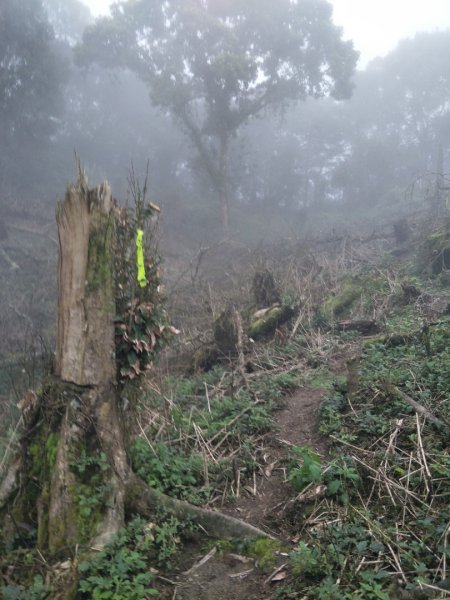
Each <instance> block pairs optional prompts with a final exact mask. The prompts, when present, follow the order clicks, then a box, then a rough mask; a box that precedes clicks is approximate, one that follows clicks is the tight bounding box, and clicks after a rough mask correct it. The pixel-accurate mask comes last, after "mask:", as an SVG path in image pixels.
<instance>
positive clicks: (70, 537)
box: [0, 168, 266, 556]
mask: <svg viewBox="0 0 450 600" xmlns="http://www.w3.org/2000/svg"><path fill="white" fill-rule="evenodd" d="M117 215H118V210H117V207H116V205H115V201H114V199H113V197H112V194H111V189H110V187H109V185H108V183H107V182H104V183H102V184H101V185H100V186H98V187H96V188H94V189H89V188H88V185H87V181H86V178H85V176H84V174H83V172H82V171H81V169H80V168H79V174H78V181H77V183H76V184H75V185H70V186H69V187H68V189H67V192H66V196H65V199H64V201H63V202H61V203H60V204H59V205H58V208H57V211H56V220H57V225H58V238H59V260H58V322H57V342H56V356H55V372H54V374H53V375H52V376H51V377H48V378H47V380H46V381H45V382H44V383H43V385H42V389H41V390H40V392H39V393H38V394H35V395H33V403H32V404H33V406H32V407H31V408H30V407H28V408H27V411H28V412H27V413H26V414H25V413H23V422H24V427H23V435H22V439H21V450H20V452H19V453H18V455H17V456H16V457H13V459H12V461H11V465H10V467H9V470H7V471H6V473H5V474H4V475H3V476H2V481H1V484H0V526H1V527H2V531H3V534H4V536H5V535H6V536H7V535H8V533H9V535H10V536H11V538H12V537H14V536H16V534H17V531H18V530H20V528H21V527H24V528H28V529H27V530H30V529H32V530H35V531H36V532H37V533H36V545H37V546H38V547H39V549H40V550H41V551H45V552H47V556H55V555H56V556H61V555H66V554H68V555H70V554H71V552H72V551H73V549H74V548H75V547H76V546H77V545H78V547H81V548H93V547H95V548H98V547H101V546H103V545H104V544H106V543H108V542H109V541H111V540H112V538H113V537H114V535H115V534H116V533H117V532H118V531H119V529H120V528H121V527H122V526H123V525H124V522H125V515H126V514H133V513H140V514H142V515H145V516H147V515H148V516H150V515H151V513H152V512H153V511H155V510H157V509H158V508H160V507H164V508H165V509H167V510H170V511H172V512H173V513H175V514H176V515H177V517H178V518H189V519H191V520H193V521H197V522H198V523H199V524H201V525H202V527H203V528H204V529H205V530H206V531H207V533H208V534H210V535H211V536H219V537H230V538H255V537H258V536H263V535H266V534H264V533H263V532H262V531H260V530H258V529H257V528H255V527H252V526H251V525H249V524H247V523H244V522H241V521H239V520H236V519H233V518H231V517H228V516H226V515H223V514H221V513H216V512H213V511H209V510H206V509H203V508H199V507H195V506H191V505H189V504H187V503H185V502H182V501H180V500H176V499H173V498H169V497H168V496H165V495H164V494H161V493H159V492H157V491H156V490H153V489H152V488H150V487H149V486H148V485H147V484H145V483H144V482H143V481H142V480H141V479H140V478H139V477H137V476H136V475H135V474H134V473H133V471H132V468H131V465H130V462H129V459H128V456H127V451H126V444H125V435H124V429H123V423H124V418H123V415H122V414H121V409H120V406H119V402H118V398H119V392H120V385H121V384H120V382H118V377H117V362H116V348H115V331H114V320H115V316H116V315H115V313H116V299H115V273H114V264H115V261H114V254H115V251H116V225H117V224H116V218H117ZM132 275H133V277H134V278H135V277H136V273H133V274H132Z"/></svg>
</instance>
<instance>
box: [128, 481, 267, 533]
mask: <svg viewBox="0 0 450 600" xmlns="http://www.w3.org/2000/svg"><path fill="white" fill-rule="evenodd" d="M125 504H126V507H127V509H128V510H129V511H131V512H136V513H138V514H140V515H142V516H144V517H149V516H150V515H151V514H152V513H154V512H155V510H156V509H158V508H164V509H165V510H167V511H169V512H170V513H171V514H173V515H174V516H176V517H177V518H178V519H180V520H188V519H189V520H191V521H193V522H194V523H196V524H197V525H199V526H200V527H201V528H202V529H203V530H204V531H205V533H206V534H207V535H209V536H211V537H215V538H219V539H220V538H229V539H239V540H243V539H255V538H258V537H269V538H272V536H271V535H269V534H267V533H266V532H264V531H262V530H261V529H258V528H257V527H254V526H253V525H250V524H249V523H245V522H244V521H240V520H239V519H235V518H234V517H230V516H228V515H225V514H223V513H221V512H214V511H211V510H207V509H205V508H201V507H199V506H194V505H193V504H189V503H188V502H184V501H183V500H178V499H176V498H171V497H170V496H166V495H165V494H162V493H161V492H158V491H156V490H155V489H153V488H151V487H150V486H148V485H147V484H145V483H144V482H143V481H142V479H140V478H139V477H137V476H136V475H134V474H132V476H131V477H130V480H129V482H128V484H127V496H126V499H125Z"/></svg>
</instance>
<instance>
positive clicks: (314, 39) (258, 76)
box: [78, 0, 357, 229]
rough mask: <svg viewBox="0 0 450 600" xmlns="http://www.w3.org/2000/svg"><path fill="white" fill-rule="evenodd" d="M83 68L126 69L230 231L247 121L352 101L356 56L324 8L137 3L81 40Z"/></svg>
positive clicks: (308, 2)
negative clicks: (288, 109) (178, 134)
mask: <svg viewBox="0 0 450 600" xmlns="http://www.w3.org/2000/svg"><path fill="white" fill-rule="evenodd" d="M78 56H79V61H80V62H81V63H84V64H87V63H89V62H98V63H100V64H102V65H105V66H109V67H128V68H130V69H132V70H133V71H135V72H136V73H137V74H138V75H139V77H140V78H141V79H142V80H143V81H145V82H146V83H147V84H148V86H149V89H150V95H151V99H152V101H153V103H154V104H155V105H156V106H158V107H161V108H162V109H164V110H168V111H169V112H170V113H171V115H172V116H173V117H174V119H175V120H176V121H177V122H178V123H179V124H180V126H181V127H182V129H183V131H184V132H185V133H186V134H187V136H188V138H189V140H190V141H191V143H192V144H193V145H194V146H195V148H196V150H197V152H198V154H199V157H200V159H201V164H202V167H203V168H204V169H205V170H206V172H207V173H208V176H209V178H210V180H211V183H212V185H213V188H214V190H215V191H216V193H217V195H218V198H219V203H220V207H221V213H222V224H223V227H224V229H227V228H228V206H229V199H230V181H229V159H230V156H229V155H230V142H231V140H232V138H233V136H235V135H236V134H237V132H238V130H239V128H240V127H241V126H242V125H243V124H245V123H246V122H247V121H248V120H249V119H251V118H252V117H255V116H256V115H258V114H260V113H261V112H262V111H264V110H265V109H269V108H276V107H280V106H283V105H285V104H287V103H288V102H290V101H296V100H303V99H305V98H307V97H308V96H313V97H320V96H323V95H326V94H332V95H333V96H335V97H337V98H343V97H346V96H348V95H349V94H350V92H351V83H350V78H351V75H352V72H353V69H354V66H355V63H356V59H357V53H356V52H355V51H354V49H353V45H352V43H351V42H345V41H343V40H342V31H341V29H339V28H338V27H336V26H335V25H334V24H333V22H332V7H331V5H330V4H329V2H327V1H326V0H279V1H278V2H277V3H274V2H273V1H272V0H246V1H245V2H243V1H242V0H220V1H219V0H190V1H187V0H167V1H166V2H160V0H133V1H128V2H121V3H119V4H117V5H115V6H114V7H113V10H112V17H111V18H103V19H101V20H99V21H98V22H97V23H96V24H95V25H94V26H92V27H90V28H88V29H87V30H86V31H85V34H84V38H83V45H82V47H80V48H79V54H78Z"/></svg>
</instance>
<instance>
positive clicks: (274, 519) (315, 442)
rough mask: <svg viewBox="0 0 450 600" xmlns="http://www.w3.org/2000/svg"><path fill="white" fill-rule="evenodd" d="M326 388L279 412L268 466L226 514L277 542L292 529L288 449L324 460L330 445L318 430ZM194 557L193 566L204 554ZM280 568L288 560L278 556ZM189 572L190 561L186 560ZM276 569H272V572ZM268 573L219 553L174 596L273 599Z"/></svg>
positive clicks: (180, 580) (305, 391)
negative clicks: (303, 449) (287, 513)
mask: <svg viewBox="0 0 450 600" xmlns="http://www.w3.org/2000/svg"><path fill="white" fill-rule="evenodd" d="M326 393H327V392H326V391H325V390H323V389H315V388H301V389H299V390H297V392H295V393H294V394H292V395H291V396H288V397H287V398H286V401H285V406H284V408H283V409H282V410H281V411H280V412H279V413H278V417H277V423H278V430H277V431H275V432H274V433H273V434H272V435H270V436H268V438H267V440H266V441H265V443H264V448H262V454H263V457H264V467H262V468H261V469H260V472H259V473H256V474H255V478H254V483H253V485H252V486H248V485H247V486H246V487H245V488H244V489H243V490H241V494H240V497H239V498H238V499H237V500H236V502H235V504H233V505H231V506H228V507H224V509H223V510H224V512H227V513H228V514H231V515H233V516H235V517H238V518H240V519H243V520H245V521H247V522H249V523H251V524H253V525H256V526H257V527H260V528H261V529H263V530H265V531H267V532H268V533H270V534H272V535H273V536H274V537H276V538H278V539H286V540H288V539H289V535H290V534H291V533H292V525H289V524H288V523H286V522H285V519H284V507H285V505H286V503H287V502H288V501H289V499H291V498H292V488H291V486H290V485H289V483H287V482H286V469H285V465H286V456H287V454H288V450H289V447H291V446H304V445H308V446H311V447H313V448H315V449H316V450H317V451H318V452H319V454H321V455H322V456H325V455H326V446H325V443H324V440H323V439H321V437H320V434H319V432H318V414H317V413H318V408H319V405H320V402H321V401H322V399H323V397H324V396H325V395H326ZM205 554H206V552H203V553H202V554H200V553H197V555H193V556H192V557H191V559H192V564H195V563H196V562H197V561H199V560H200V559H201V558H202V556H203V555H205ZM278 558H279V560H278V562H277V563H276V565H275V566H274V567H273V568H275V567H276V566H279V565H281V564H282V563H283V562H286V557H285V556H284V557H283V556H280V557H278ZM183 564H184V568H186V561H183ZM270 570H272V569H270ZM268 575H270V573H269V574H268V573H267V572H263V571H262V570H261V569H258V568H257V567H256V565H255V562H254V561H251V562H250V563H243V562H242V559H238V558H236V557H234V556H233V555H226V554H225V555H224V554H219V553H217V554H216V555H215V556H214V557H212V558H211V559H209V560H208V561H207V562H206V563H205V564H204V565H202V566H201V567H199V568H198V569H196V570H195V571H194V572H193V573H192V574H190V575H188V576H186V575H183V574H180V575H179V576H178V577H177V579H176V581H177V584H178V585H177V587H176V588H172V592H173V595H172V596H169V595H167V596H164V597H165V598H166V597H167V598H169V597H172V598H173V599H177V600H244V599H245V600H261V599H263V598H267V599H269V598H274V597H275V596H274V594H275V589H274V588H275V586H276V584H273V583H270V582H267V581H266V580H267V578H268Z"/></svg>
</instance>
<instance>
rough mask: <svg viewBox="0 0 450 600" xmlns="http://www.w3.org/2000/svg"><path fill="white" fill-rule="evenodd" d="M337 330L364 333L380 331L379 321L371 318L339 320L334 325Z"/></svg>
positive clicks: (369, 333)
mask: <svg viewBox="0 0 450 600" xmlns="http://www.w3.org/2000/svg"><path fill="white" fill-rule="evenodd" d="M333 327H334V329H335V330H336V331H358V332H359V333H362V334H363V335H373V334H375V333H378V332H379V331H380V327H379V326H378V324H377V322H376V321H374V320H369V319H360V320H357V321H338V322H336V323H334V325H333Z"/></svg>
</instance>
